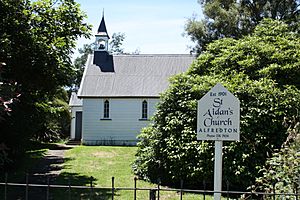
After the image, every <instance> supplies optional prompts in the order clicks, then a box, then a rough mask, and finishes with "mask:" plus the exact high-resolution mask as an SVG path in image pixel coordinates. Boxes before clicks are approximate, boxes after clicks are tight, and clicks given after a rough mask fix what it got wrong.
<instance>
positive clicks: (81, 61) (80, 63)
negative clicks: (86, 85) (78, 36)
mask: <svg viewBox="0 0 300 200" xmlns="http://www.w3.org/2000/svg"><path fill="white" fill-rule="evenodd" d="M93 46H94V45H93V43H92V44H84V45H83V47H82V48H80V49H78V52H79V54H80V56H78V57H77V58H75V60H74V68H75V75H74V77H73V80H72V87H71V90H72V91H76V92H77V91H78V89H79V86H80V82H81V78H82V75H83V71H84V66H85V64H86V61H87V59H88V55H89V54H91V53H92V52H93Z"/></svg>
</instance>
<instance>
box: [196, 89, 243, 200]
mask: <svg viewBox="0 0 300 200" xmlns="http://www.w3.org/2000/svg"><path fill="white" fill-rule="evenodd" d="M197 140H214V141H215V164H214V191H215V193H214V199H215V200H220V199H221V191H222V147H223V141H239V140H240V101H239V100H238V99H237V98H236V97H235V96H234V95H233V94H231V93H230V92H229V91H228V90H227V89H226V88H225V87H224V86H222V85H221V84H220V83H217V84H216V85H215V86H214V87H213V88H212V89H211V90H210V91H209V92H208V93H206V94H205V95H204V96H203V97H202V98H201V99H200V100H199V101H198V116H197Z"/></svg>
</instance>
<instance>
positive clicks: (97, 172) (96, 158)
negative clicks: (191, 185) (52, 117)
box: [55, 146, 210, 200]
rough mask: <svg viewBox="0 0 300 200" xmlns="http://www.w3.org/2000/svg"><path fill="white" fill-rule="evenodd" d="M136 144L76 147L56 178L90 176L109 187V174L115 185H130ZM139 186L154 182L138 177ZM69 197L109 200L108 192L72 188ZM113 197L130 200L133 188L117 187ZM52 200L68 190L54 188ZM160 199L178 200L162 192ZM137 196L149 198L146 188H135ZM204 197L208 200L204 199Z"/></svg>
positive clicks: (86, 181) (189, 198)
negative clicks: (55, 189) (123, 188)
mask: <svg viewBox="0 0 300 200" xmlns="http://www.w3.org/2000/svg"><path fill="white" fill-rule="evenodd" d="M135 152H136V147H109V146H101V147H100V146H97V147H91V146H79V147H75V148H73V149H70V150H68V151H67V152H66V154H65V157H66V160H65V163H64V166H63V169H62V172H61V174H60V176H59V178H58V180H57V181H58V182H59V183H60V184H68V182H71V184H72V185H86V186H89V185H90V180H91V177H92V182H93V186H96V187H111V180H112V177H115V187H131V188H132V187H133V186H134V181H133V180H134V174H133V173H132V171H131V166H130V165H131V163H132V162H133V160H134V155H135ZM137 187H138V188H154V187H156V185H153V184H150V183H148V182H145V181H142V180H138V182H137ZM71 194H72V199H91V198H92V199H111V191H110V189H107V190H93V192H92V193H90V191H87V190H79V189H72V191H71ZM115 194H116V195H115V199H116V200H124V199H125V200H126V199H133V191H125V190H119V191H116V193H115ZM55 196H56V198H55V199H64V198H68V191H65V190H59V191H58V190H57V191H56V192H55ZM160 197H161V198H160V199H162V200H163V199H168V200H175V199H176V200H178V199H179V197H180V196H179V193H176V192H161V194H160ZM201 198H203V197H202V196H201V195H195V194H186V195H184V199H185V200H194V199H201ZM137 199H141V200H147V199H149V191H138V192H137ZM206 199H210V197H209V198H206Z"/></svg>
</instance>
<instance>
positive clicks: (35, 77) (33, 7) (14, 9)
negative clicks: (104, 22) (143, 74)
mask: <svg viewBox="0 0 300 200" xmlns="http://www.w3.org/2000/svg"><path fill="white" fill-rule="evenodd" d="M0 10H1V21H0V64H1V65H0V73H1V74H0V84H1V88H0V118H1V120H0V144H1V147H0V152H1V153H0V156H1V159H0V160H2V161H1V163H0V170H1V171H3V168H4V165H6V167H7V168H9V167H10V166H13V165H12V164H13V163H14V161H15V160H16V159H17V158H18V157H20V156H22V155H23V153H24V152H25V150H26V149H27V146H28V145H29V141H30V140H31V139H38V140H48V141H49V140H52V139H54V138H55V135H56V136H57V134H60V133H61V132H64V131H65V129H66V127H65V126H66V124H67V123H69V122H68V119H69V117H68V116H67V108H66V104H65V101H66V96H65V92H64V91H63V89H62V88H64V87H65V86H69V85H70V84H71V79H72V77H73V74H74V70H73V67H72V63H71V57H70V55H71V53H72V49H74V47H75V42H76V40H77V38H78V37H80V36H84V37H88V36H89V34H88V32H89V30H90V27H89V26H88V25H87V24H85V23H84V22H83V20H84V18H85V14H84V13H82V12H81V10H80V8H79V4H77V3H75V2H74V1H73V0H47V1H42V0H37V1H32V2H31V1H27V0H17V1H11V0H2V1H0ZM2 86H5V87H2ZM8 161H9V163H10V164H11V165H10V166H9V165H7V163H8Z"/></svg>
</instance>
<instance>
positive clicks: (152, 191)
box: [149, 189, 156, 200]
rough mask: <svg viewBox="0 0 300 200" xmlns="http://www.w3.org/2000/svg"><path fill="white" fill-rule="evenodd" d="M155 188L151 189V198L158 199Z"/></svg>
mask: <svg viewBox="0 0 300 200" xmlns="http://www.w3.org/2000/svg"><path fill="white" fill-rule="evenodd" d="M155 192H156V191H155V189H150V190H149V200H155V199H156V193H155Z"/></svg>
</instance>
